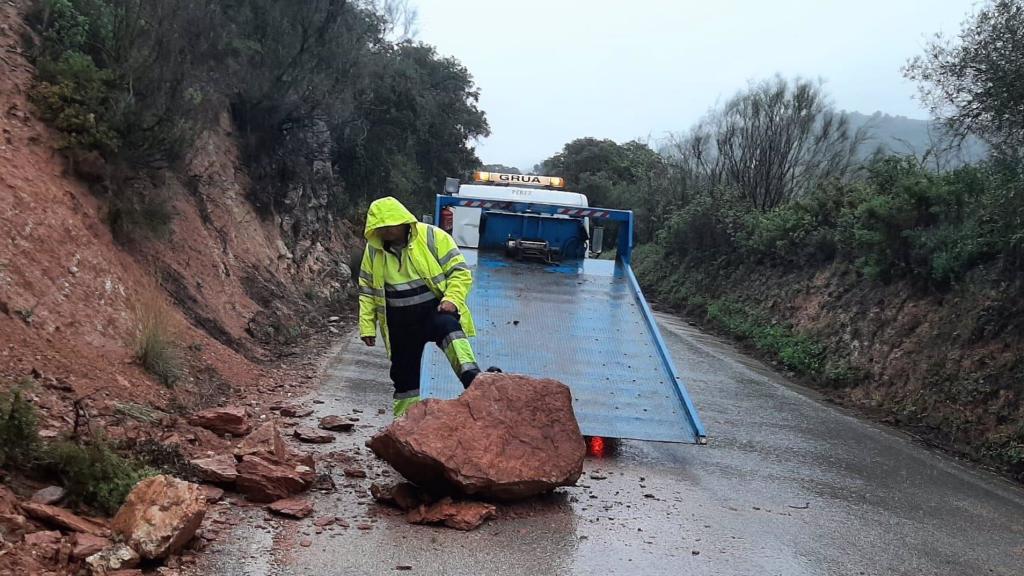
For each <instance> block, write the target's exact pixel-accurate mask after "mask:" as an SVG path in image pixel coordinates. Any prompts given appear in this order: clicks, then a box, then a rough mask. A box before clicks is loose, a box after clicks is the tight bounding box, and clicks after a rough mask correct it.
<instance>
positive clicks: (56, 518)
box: [21, 502, 109, 536]
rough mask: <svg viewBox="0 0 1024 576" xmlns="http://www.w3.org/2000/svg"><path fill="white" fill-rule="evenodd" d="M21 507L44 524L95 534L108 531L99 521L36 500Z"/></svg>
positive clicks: (24, 503) (105, 533)
mask: <svg viewBox="0 0 1024 576" xmlns="http://www.w3.org/2000/svg"><path fill="white" fill-rule="evenodd" d="M21 509H22V510H24V511H25V514H27V515H29V516H30V517H32V518H35V519H36V520H39V521H40V522H42V523H44V524H49V525H51V526H56V527H58V528H63V529H65V530H70V531H72V532H84V533H86V534H93V535H95V536H106V535H107V534H108V533H109V532H108V530H107V529H106V528H105V527H104V526H102V525H100V524H99V523H97V522H94V521H92V520H87V519H85V518H82V517H81V516H76V515H75V514H73V513H71V512H70V511H68V510H65V509H63V508H58V507H56V506H49V505H47V504H39V503H38V502H23V503H22V504H21Z"/></svg>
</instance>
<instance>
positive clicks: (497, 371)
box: [487, 366, 505, 374]
mask: <svg viewBox="0 0 1024 576" xmlns="http://www.w3.org/2000/svg"><path fill="white" fill-rule="evenodd" d="M487 371H488V372H490V373H492V374H504V373H505V372H504V370H502V369H501V368H498V367H497V366H491V367H490V368H488V369H487Z"/></svg>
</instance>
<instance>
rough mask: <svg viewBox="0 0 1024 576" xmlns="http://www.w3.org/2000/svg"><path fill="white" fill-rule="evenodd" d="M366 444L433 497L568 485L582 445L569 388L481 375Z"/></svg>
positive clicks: (520, 492) (504, 495)
mask: <svg viewBox="0 0 1024 576" xmlns="http://www.w3.org/2000/svg"><path fill="white" fill-rule="evenodd" d="M367 445H368V446H369V447H370V449H372V450H373V452H374V453H375V454H377V456H380V457H381V458H383V459H384V460H386V461H387V462H388V463H390V464H391V465H392V466H393V467H394V468H395V469H396V470H398V472H400V473H401V474H402V475H403V476H405V477H406V478H408V479H409V480H410V481H412V482H414V483H415V484H418V485H420V486H423V487H425V488H427V489H429V490H431V491H434V492H451V491H454V492H457V493H461V494H465V495H473V496H479V497H485V498H496V499H502V500H512V499H519V498H526V497H529V496H533V495H536V494H540V493H543V492H547V491H549V490H552V489H554V488H556V487H558V486H571V485H573V484H575V483H576V480H577V479H578V478H579V476H580V474H581V473H582V471H583V457H584V455H585V453H586V447H585V444H584V441H583V436H582V435H581V434H580V428H579V425H578V424H577V423H576V417H575V415H574V414H573V411H572V394H571V393H570V392H569V388H568V387H567V386H565V385H564V384H562V383H560V382H557V381H555V380H548V379H536V378H529V377H526V376H519V375H513V374H482V375H480V376H479V377H478V378H477V379H476V380H474V381H473V385H472V386H470V388H469V390H467V391H466V392H464V393H463V394H462V396H461V397H459V398H456V399H454V400H434V399H428V400H425V401H423V402H421V403H419V404H417V405H415V406H413V407H412V408H410V409H409V411H408V412H406V414H405V416H404V417H402V418H399V419H398V420H396V421H395V422H393V423H392V424H391V425H390V426H388V427H387V428H385V429H384V430H382V431H380V432H378V433H377V434H376V435H375V436H374V437H373V438H371V439H370V440H369V441H368V442H367Z"/></svg>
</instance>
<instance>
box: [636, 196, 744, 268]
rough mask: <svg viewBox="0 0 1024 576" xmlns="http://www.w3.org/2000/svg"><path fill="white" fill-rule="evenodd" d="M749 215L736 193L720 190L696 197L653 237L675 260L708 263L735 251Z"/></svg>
mask: <svg viewBox="0 0 1024 576" xmlns="http://www.w3.org/2000/svg"><path fill="white" fill-rule="evenodd" d="M748 212H749V208H747V207H746V204H745V203H744V202H743V201H742V200H741V199H740V198H739V197H737V196H736V195H735V194H733V193H732V192H729V191H722V192H720V193H716V194H706V195H701V196H698V197H697V198H695V199H694V200H693V201H692V202H691V203H689V204H687V205H686V206H685V207H684V208H682V209H681V210H679V211H677V212H676V213H674V214H673V215H672V216H671V217H670V218H669V219H668V221H667V222H666V226H665V228H663V229H662V230H660V231H659V232H658V233H657V235H656V238H657V240H658V242H659V243H660V244H661V245H662V246H664V247H665V248H666V249H667V250H668V251H669V252H670V253H671V254H672V255H673V256H674V257H676V258H679V259H681V260H693V261H707V260H711V259H715V258H720V257H723V256H729V255H732V254H734V253H735V252H736V250H737V247H738V242H737V237H738V236H739V235H740V234H741V233H742V231H743V230H744V228H745V217H746V214H747V213H748Z"/></svg>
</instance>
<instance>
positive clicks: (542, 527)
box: [188, 315, 1024, 576]
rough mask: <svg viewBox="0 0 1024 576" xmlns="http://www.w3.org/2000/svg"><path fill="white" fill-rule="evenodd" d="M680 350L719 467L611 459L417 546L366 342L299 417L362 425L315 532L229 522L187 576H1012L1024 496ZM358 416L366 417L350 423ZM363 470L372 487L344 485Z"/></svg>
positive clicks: (642, 455) (652, 455)
mask: <svg viewBox="0 0 1024 576" xmlns="http://www.w3.org/2000/svg"><path fill="white" fill-rule="evenodd" d="M660 322H661V324H662V329H663V331H664V334H665V336H666V340H667V343H668V345H669V347H670V349H671V351H672V353H673V356H674V357H675V359H676V361H677V364H678V365H679V366H680V368H681V369H682V370H683V372H682V375H683V377H684V378H685V379H686V381H687V385H688V387H689V388H690V391H691V393H692V394H693V396H694V398H695V401H696V403H697V406H698V408H699V409H700V411H701V415H702V417H703V418H704V421H705V423H706V425H707V427H708V430H709V433H710V443H709V445H708V446H706V447H697V446H685V445H671V444H657V443H644V442H623V443H621V444H612V443H608V444H607V445H606V452H605V454H604V456H603V457H602V458H595V457H590V458H588V459H587V461H586V462H585V464H584V475H583V477H582V478H581V480H580V482H579V485H578V486H576V487H568V488H560V489H558V490H557V491H556V492H555V493H553V494H551V495H550V496H547V497H545V498H542V499H539V500H532V501H529V502H525V503H521V504H515V505H504V506H499V507H498V511H497V515H498V517H497V518H496V519H494V520H491V521H490V522H489V523H487V524H485V525H484V526H483V527H481V528H479V529H477V530H476V531H474V532H468V533H467V532H459V531H455V530H451V529H450V528H446V527H425V526H413V525H410V524H408V523H407V522H406V520H405V518H404V514H403V513H402V512H400V511H397V510H392V509H390V508H388V507H384V506H381V505H379V504H377V503H376V502H375V501H374V500H373V499H372V497H371V495H370V493H369V488H370V485H371V484H372V483H374V482H392V481H395V480H397V478H396V475H395V473H394V472H393V471H392V470H390V469H389V467H388V466H386V465H385V464H383V463H381V462H380V461H378V460H376V459H375V458H373V457H372V456H371V455H370V454H369V453H368V451H367V449H366V448H365V447H364V446H363V444H364V442H365V441H366V439H367V438H368V437H369V436H370V435H371V434H372V433H373V432H375V431H376V430H377V429H379V428H380V427H382V426H384V425H385V424H386V423H387V422H388V421H389V420H390V418H389V417H388V416H386V415H385V414H382V413H379V410H378V409H383V408H385V407H386V406H387V405H388V403H389V401H390V394H389V393H390V390H389V386H388V380H387V361H386V359H385V358H384V357H383V353H382V351H380V350H378V349H367V348H365V347H363V346H362V345H361V343H359V342H358V341H357V340H356V338H355V334H354V333H352V334H348V336H349V337H348V339H347V340H346V343H344V344H343V345H342V346H341V347H339V348H338V349H336V350H335V354H334V357H333V359H332V360H331V361H330V363H329V364H328V366H327V371H326V375H325V378H324V379H323V381H322V384H321V387H320V389H319V391H318V392H316V393H315V394H311V395H310V396H308V397H307V398H306V400H305V402H304V405H307V406H310V407H312V408H313V409H314V413H313V414H312V415H310V416H309V417H307V418H305V419H303V420H301V422H303V423H306V422H307V421H308V423H315V422H316V419H317V418H319V417H322V416H326V415H329V414H357V415H358V416H357V417H359V418H360V420H359V422H358V423H356V426H355V428H354V430H353V431H352V432H350V433H343V434H339V435H338V440H337V441H336V442H334V443H332V444H329V445H325V446H323V447H321V448H319V450H321V454H322V457H321V460H320V461H321V463H322V468H321V471H322V472H327V473H329V474H330V481H326V480H325V481H324V482H323V483H322V485H321V486H320V488H321V490H314V492H312V493H311V494H310V498H311V500H312V502H313V505H314V512H313V513H312V515H311V516H310V517H309V518H308V519H306V520H301V521H295V520H283V519H280V518H277V517H273V516H271V515H270V514H269V513H267V512H266V511H264V510H263V509H260V508H252V507H244V506H238V505H235V504H230V503H225V504H220V505H219V512H218V513H217V515H216V517H218V518H222V519H221V520H214V522H223V524H218V525H219V526H223V527H224V529H223V530H222V531H221V535H220V536H218V538H217V539H216V540H215V541H213V542H212V543H211V546H210V548H209V552H210V553H209V554H207V555H205V556H203V557H202V558H200V559H199V562H198V564H196V565H194V566H191V567H190V568H189V571H188V573H194V574H200V573H201V574H224V575H243V574H245V575H257V576H258V575H272V574H282V575H283V574H337V575H344V574H383V573H391V572H393V571H396V570H402V571H406V570H408V571H410V572H412V573H428V574H449V575H457V574H473V575H480V574H528V575H530V576H536V575H538V574H581V575H589V574H601V575H609V574H666V575H667V574H672V575H676V574H726V575H728V574H737V575H739V574H786V575H804V574H807V575H812V574H813V575H818V574H820V575H837V574H838V575H846V574H850V575H861V574H865V575H878V576H888V575H893V574H906V575H919V574H929V575H950V576H954V575H956V576H959V575H962V574H997V575H1006V576H1010V575H1017V574H1020V573H1021V572H1022V571H1024V490H1022V489H1021V488H1020V487H1019V486H1016V485H1013V484H1010V483H1008V482H1006V481H1004V480H1002V479H1001V478H999V477H996V476H994V475H991V474H989V473H986V472H983V471H978V470H976V469H973V468H971V467H969V466H966V465H964V464H962V463H960V462H958V461H956V460H953V459H951V458H949V457H947V456H945V455H944V454H941V453H938V452H936V451H933V450H930V449H928V448H926V447H924V446H922V445H921V444H920V443H918V442H916V441H914V440H913V439H912V438H909V437H907V436H905V435H903V434H900V433H897V432H893V431H892V430H889V429H887V428H884V427H882V426H879V425H877V424H873V423H869V422H865V421H863V420H860V419H858V418H856V417H854V416H851V415H850V414H848V413H846V412H844V411H842V410H841V409H838V408H836V407H835V406H833V405H830V404H827V403H824V402H822V401H820V400H819V399H818V398H817V397H816V395H815V394H814V393H813V392H810V391H808V390H806V389H803V388H800V387H797V386H795V385H793V384H792V383H790V382H789V381H787V380H786V379H785V378H784V377H782V376H780V375H779V374H778V373H776V372H774V371H772V370H770V369H769V368H767V367H765V366H764V365H762V364H761V363H760V362H757V361H755V360H752V359H750V358H748V357H746V356H744V355H743V354H741V353H739V352H737V351H736V350H735V349H734V348H733V347H732V346H731V345H728V344H725V343H723V342H721V341H719V340H718V339H716V338H714V337H711V336H708V335H706V334H703V333H701V332H699V331H697V330H695V329H694V328H692V327H690V326H688V325H686V323H685V322H681V321H679V320H677V319H675V318H673V317H670V316H664V315H663V316H661V317H660ZM355 410H359V412H355ZM352 467H358V468H359V469H360V470H362V471H364V472H365V478H363V477H352V476H348V475H346V474H345V473H344V470H345V469H350V468H352Z"/></svg>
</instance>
